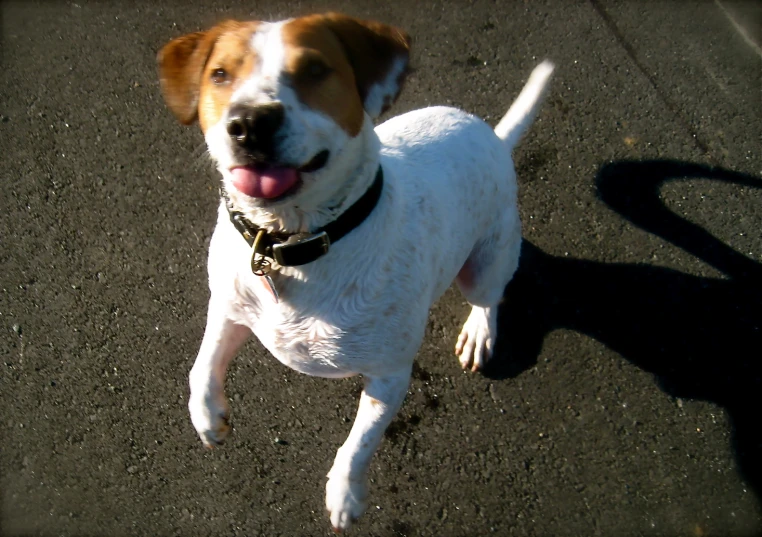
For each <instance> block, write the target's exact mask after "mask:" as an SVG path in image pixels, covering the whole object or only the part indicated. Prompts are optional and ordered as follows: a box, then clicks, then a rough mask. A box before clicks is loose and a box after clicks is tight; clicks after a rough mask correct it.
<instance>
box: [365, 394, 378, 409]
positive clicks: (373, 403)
mask: <svg viewBox="0 0 762 537" xmlns="http://www.w3.org/2000/svg"><path fill="white" fill-rule="evenodd" d="M368 400H369V401H370V406H372V407H374V408H375V407H377V406H378V405H380V404H381V401H379V400H378V399H376V398H375V397H371V396H370V395H369V396H368Z"/></svg>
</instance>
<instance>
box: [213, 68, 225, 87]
mask: <svg viewBox="0 0 762 537" xmlns="http://www.w3.org/2000/svg"><path fill="white" fill-rule="evenodd" d="M227 81H228V72H227V71H225V69H215V70H214V71H212V82H214V83H215V84H224V83H225V82H227Z"/></svg>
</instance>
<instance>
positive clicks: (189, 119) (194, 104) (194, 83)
mask: <svg viewBox="0 0 762 537" xmlns="http://www.w3.org/2000/svg"><path fill="white" fill-rule="evenodd" d="M223 24H224V23H223ZM221 27H222V25H218V26H215V27H214V28H212V29H211V30H209V31H206V32H195V33H192V34H187V35H184V36H181V37H178V38H176V39H173V40H172V41H170V42H169V43H167V44H166V45H164V47H163V48H162V49H161V50H160V51H159V53H158V54H157V56H156V61H157V63H158V64H159V80H160V82H161V92H162V95H164V100H165V101H166V103H167V106H168V107H169V109H170V110H172V113H173V114H174V115H175V117H176V118H177V120H178V121H179V122H180V123H182V124H183V125H190V124H191V123H193V122H194V121H195V120H196V118H197V117H198V96H199V90H200V88H201V75H202V73H203V71H204V66H205V65H206V61H207V60H208V59H209V56H210V54H211V53H212V48H214V42H215V41H216V39H217V37H218V36H219V34H220V30H221Z"/></svg>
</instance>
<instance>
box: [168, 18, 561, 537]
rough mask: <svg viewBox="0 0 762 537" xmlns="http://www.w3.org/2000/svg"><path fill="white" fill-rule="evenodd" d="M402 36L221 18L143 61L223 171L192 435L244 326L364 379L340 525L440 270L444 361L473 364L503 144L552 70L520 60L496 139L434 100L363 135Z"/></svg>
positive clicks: (536, 102)
mask: <svg viewBox="0 0 762 537" xmlns="http://www.w3.org/2000/svg"><path fill="white" fill-rule="evenodd" d="M410 45H411V39H410V37H409V35H408V34H407V33H405V32H404V31H402V30H399V29H397V28H394V27H392V26H388V25H386V24H381V23H378V22H371V21H364V20H359V19H355V18H352V17H349V16H345V15H341V14H336V13H328V14H319V15H311V16H306V17H301V18H295V19H290V20H286V21H281V22H256V21H255V22H239V21H226V22H222V23H220V24H218V25H217V26H215V27H213V28H211V29H210V30H208V31H205V32H197V33H192V34H189V35H185V36H182V37H179V38H176V39H174V40H172V41H170V42H169V43H168V44H167V45H165V46H164V47H163V48H162V49H161V51H160V52H159V54H158V57H157V60H158V64H159V74H160V80H161V89H162V93H163V96H164V99H165V101H166V104H167V106H168V107H169V109H170V110H171V111H172V112H173V113H174V115H175V116H176V117H177V119H178V120H179V121H180V122H181V123H183V124H186V125H189V124H192V123H194V122H195V121H196V120H198V122H199V124H200V126H201V130H202V131H203V133H204V138H205V141H206V144H207V147H208V151H209V154H210V156H211V158H212V159H213V161H214V162H215V163H216V165H217V168H218V170H219V172H220V174H221V176H222V181H221V184H222V187H221V201H220V205H219V211H218V219H217V225H216V227H215V230H214V233H213V235H212V238H211V242H210V246H209V261H208V271H209V287H210V291H211V298H210V300H209V308H208V315H207V324H206V330H205V333H204V337H203V341H202V343H201V348H200V350H199V353H198V356H197V358H196V361H195V363H194V365H193V367H192V369H191V372H190V376H189V383H190V399H189V403H188V408H189V410H190V416H191V420H192V422H193V425H194V427H195V428H196V430H197V432H198V434H199V436H200V437H201V440H202V441H203V443H204V444H205V445H206V446H208V447H212V446H218V445H220V444H222V442H223V440H224V438H225V436H226V435H227V434H228V432H229V431H230V424H229V410H228V403H227V400H226V396H225V393H224V383H225V374H226V370H227V367H228V365H229V363H230V361H231V359H232V358H233V356H234V354H235V353H236V351H237V349H238V348H239V347H240V346H241V344H242V343H244V341H245V340H246V339H247V338H248V337H249V336H250V335H251V334H252V333H254V334H256V336H257V337H258V338H259V340H260V341H261V342H262V344H263V345H264V346H265V347H266V348H267V349H268V350H269V351H270V353H272V355H273V356H275V357H276V358H277V359H278V360H280V361H281V362H282V363H284V364H286V365H287V366H289V367H291V368H293V369H296V370H297V371H301V372H302V373H306V374H309V375H317V376H321V377H328V378H343V377H349V376H353V375H362V378H363V383H364V389H363V392H362V395H361V397H360V402H359V408H358V410H357V417H356V419H355V422H354V425H353V426H352V429H351V432H350V433H349V436H348V438H347V439H346V441H345V442H344V444H343V445H342V446H341V447H340V448H339V450H338V452H337V454H336V458H335V460H334V462H333V466H332V467H331V469H330V471H329V472H328V481H327V484H326V500H325V502H326V503H325V505H326V508H327V510H328V513H329V517H330V521H331V524H332V526H333V528H334V530H335V531H337V532H340V531H343V530H345V529H346V528H348V527H349V526H350V525H351V524H352V522H353V521H355V520H356V519H357V518H358V517H359V516H360V515H361V514H362V513H363V511H364V509H365V506H366V499H367V472H368V468H369V466H370V461H371V457H372V456H373V454H374V452H375V451H376V449H377V447H378V446H379V444H380V442H381V439H382V437H383V435H384V431H385V429H386V428H387V426H388V425H389V423H390V422H391V421H392V418H393V417H394V415H395V414H396V412H397V411H398V410H399V408H400V406H401V404H402V401H403V399H404V398H405V394H406V393H407V390H408V386H409V382H410V376H411V370H412V365H413V360H414V358H415V355H416V353H417V351H418V348H419V347H420V345H421V342H422V339H423V335H424V330H425V327H426V321H427V317H428V311H429V308H430V307H431V305H432V304H433V303H434V302H435V301H436V300H437V299H438V298H439V297H440V296H441V295H442V294H443V293H444V291H445V290H446V289H447V288H448V287H449V286H450V285H451V284H452V282H453V280H455V281H457V283H458V285H459V287H460V290H461V291H462V293H463V294H464V296H465V297H466V298H467V300H468V302H469V303H470V304H471V306H472V309H471V313H470V315H469V316H468V319H467V321H466V322H465V325H464V326H463V330H462V332H461V333H460V336H459V337H458V340H457V343H456V346H455V352H456V354H457V355H458V356H459V357H460V364H461V366H462V367H463V368H465V369H470V370H473V371H477V370H479V369H482V368H483V367H484V365H485V363H486V361H487V360H488V358H489V356H490V354H491V352H492V349H493V345H494V341H495V336H496V324H497V307H498V303H499V302H500V301H501V298H502V295H503V292H504V288H505V286H506V285H507V283H508V282H509V280H510V279H511V277H512V276H513V273H514V272H515V270H516V268H517V266H518V262H519V250H520V245H521V223H520V220H519V213H518V209H517V201H516V196H517V185H516V177H515V171H514V167H513V162H512V159H511V151H512V149H513V147H514V146H515V145H516V143H517V142H518V140H519V138H520V137H521V135H522V134H523V132H524V131H525V130H526V129H527V127H528V126H529V125H530V124H531V122H532V120H533V118H534V116H535V115H536V113H537V111H538V108H539V106H540V103H541V101H542V98H543V96H544V94H545V92H546V86H547V85H548V83H549V80H550V76H551V73H552V71H553V65H552V64H551V63H550V62H548V61H545V62H543V63H541V64H540V65H539V66H538V67H536V68H535V70H534V71H533V73H532V74H531V76H530V78H529V80H528V82H527V85H526V86H525V88H524V89H523V90H522V92H521V94H520V95H519V97H518V99H517V100H516V102H515V103H514V104H513V105H512V106H511V108H510V110H509V111H508V113H507V114H506V115H505V116H504V117H503V119H502V120H501V121H500V122H499V124H498V125H497V127H496V128H495V130H494V131H493V130H492V129H491V128H490V127H489V126H488V125H487V124H486V123H484V122H483V121H482V120H480V119H477V118H476V117H474V116H472V115H470V114H467V113H465V112H463V111H460V110H457V109H453V108H447V107H430V108H425V109H421V110H416V111H413V112H409V113H406V114H404V115H402V116H398V117H395V118H393V119H390V120H388V121H386V122H384V123H383V124H381V125H380V126H378V127H376V128H374V124H373V120H375V119H376V118H378V116H379V115H380V114H381V113H382V112H384V111H385V110H386V109H387V108H389V107H390V106H391V105H392V103H393V102H394V101H395V100H396V99H397V97H398V95H399V93H400V90H401V89H402V85H403V82H404V80H405V77H406V75H407V73H408V71H409V55H410Z"/></svg>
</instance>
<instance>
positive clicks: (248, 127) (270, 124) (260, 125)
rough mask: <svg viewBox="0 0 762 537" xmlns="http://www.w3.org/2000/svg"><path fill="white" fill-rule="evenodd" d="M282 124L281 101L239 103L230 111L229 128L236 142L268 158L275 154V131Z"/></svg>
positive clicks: (229, 132)
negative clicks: (254, 104) (252, 103)
mask: <svg viewBox="0 0 762 537" xmlns="http://www.w3.org/2000/svg"><path fill="white" fill-rule="evenodd" d="M282 124H283V105H282V104H280V103H268V104H260V105H257V106H248V105H243V104H238V105H235V106H234V107H233V108H231V109H230V112H229V113H228V124H227V129H228V134H229V135H230V137H231V138H232V139H233V142H234V143H235V144H237V145H238V146H240V147H241V148H243V149H246V150H248V151H249V152H252V153H261V156H262V157H263V158H268V157H272V155H273V152H274V151H273V150H274V138H275V133H276V132H278V129H279V128H280V126H281V125H282Z"/></svg>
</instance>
